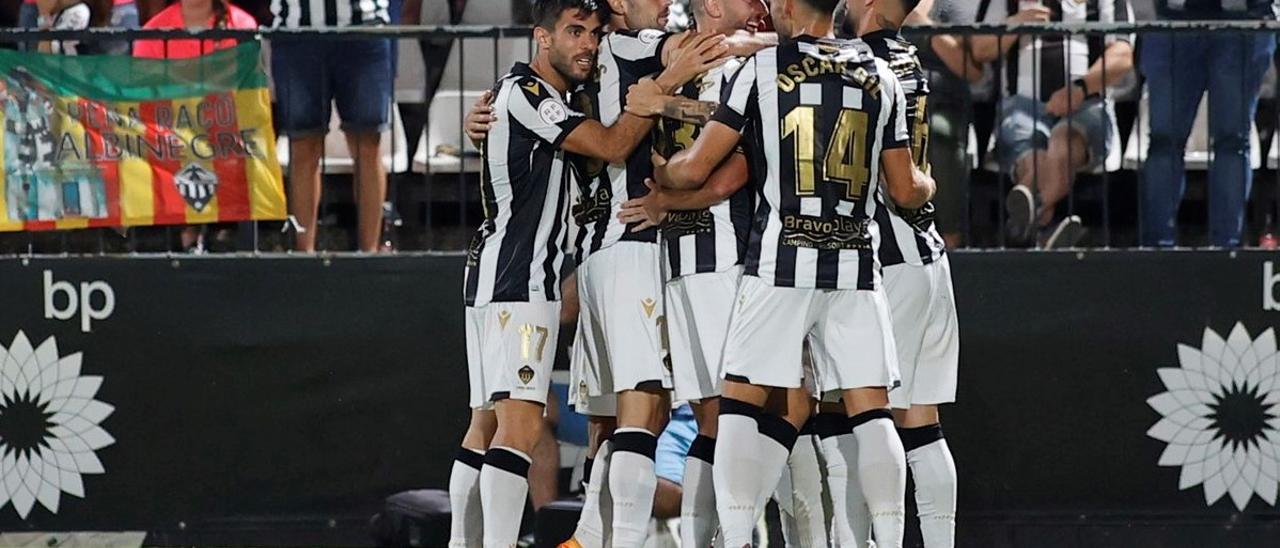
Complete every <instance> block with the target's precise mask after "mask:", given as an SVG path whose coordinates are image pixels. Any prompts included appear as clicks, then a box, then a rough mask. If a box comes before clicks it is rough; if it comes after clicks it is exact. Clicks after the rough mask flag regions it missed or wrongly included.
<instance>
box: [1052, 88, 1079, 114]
mask: <svg viewBox="0 0 1280 548" xmlns="http://www.w3.org/2000/svg"><path fill="white" fill-rule="evenodd" d="M1084 100H1085V96H1084V90H1082V89H1080V86H1077V85H1075V84H1067V85H1065V86H1063V87H1061V88H1059V89H1058V91H1055V92H1053V95H1050V96H1049V103H1048V104H1046V105H1045V107H1044V111H1045V112H1047V113H1049V114H1051V115H1053V116H1057V117H1058V118H1062V117H1064V116H1067V115H1068V114H1071V113H1073V112H1075V111H1077V110H1080V105H1081V104H1083V103H1084Z"/></svg>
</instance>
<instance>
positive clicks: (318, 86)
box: [271, 39, 391, 136]
mask: <svg viewBox="0 0 1280 548" xmlns="http://www.w3.org/2000/svg"><path fill="white" fill-rule="evenodd" d="M271 71H272V75H273V77H274V79H275V85H276V100H277V101H278V102H279V108H280V120H279V123H280V130H281V132H282V133H284V134H285V135H289V136H298V135H308V134H317V133H321V134H322V133H326V132H328V130H329V116H330V112H331V111H330V108H331V107H332V105H333V104H336V105H337V107H338V117H339V118H340V119H341V120H342V130H343V131H346V132H382V131H384V130H386V129H387V127H388V125H387V123H388V113H389V109H390V106H391V46H390V44H389V42H388V41H387V40H381V39H378V40H322V41H311V40H297V41H294V40H283V41H277V42H273V43H272V44H271Z"/></svg>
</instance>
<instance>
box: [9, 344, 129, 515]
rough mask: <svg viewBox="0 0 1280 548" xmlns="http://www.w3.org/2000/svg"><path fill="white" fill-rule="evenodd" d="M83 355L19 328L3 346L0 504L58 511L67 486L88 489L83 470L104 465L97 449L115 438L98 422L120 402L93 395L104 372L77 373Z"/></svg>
mask: <svg viewBox="0 0 1280 548" xmlns="http://www.w3.org/2000/svg"><path fill="white" fill-rule="evenodd" d="M80 360H81V355H80V353H79V352H76V353H75V354H71V355H68V356H65V357H60V356H59V355H58V342H57V341H56V340H55V339H54V338H53V337H49V338H48V339H45V341H44V342H42V343H40V346H39V347H36V348H35V349H32V347H31V342H30V341H28V340H27V335H26V334H25V333H23V332H21V331H19V332H18V334H17V335H15V336H14V338H13V344H11V345H9V348H8V349H7V350H6V349H5V348H4V347H3V346H0V508H3V507H4V506H5V505H6V504H7V503H9V502H12V503H13V508H14V510H16V511H17V512H18V516H19V517H21V518H23V519H26V517H27V515H28V514H29V513H30V512H31V508H32V507H33V506H34V505H35V503H36V501H40V504H41V505H43V506H44V507H45V508H47V509H48V510H49V511H50V512H53V513H55V514H56V513H57V512H58V499H59V497H60V496H61V494H62V493H64V492H65V493H68V494H71V495H75V496H77V497H81V498H83V497H84V483H83V482H82V481H81V478H80V475H81V474H102V473H104V472H106V470H105V469H104V468H103V467H102V461H100V460H98V456H97V455H96V454H94V451H96V450H98V449H101V448H103V447H106V446H108V445H111V444H113V443H115V441H116V440H115V439H114V438H112V437H111V434H108V433H107V432H106V430H103V429H102V428H101V427H100V426H98V425H99V424H100V423H101V422H102V421H103V420H104V419H106V418H107V417H108V416H109V415H111V413H112V411H115V408H114V407H112V406H110V405H108V404H106V403H103V402H101V401H98V400H96V399H94V396H95V395H96V394H97V393H98V388H100V387H101V386H102V377H96V376H80Z"/></svg>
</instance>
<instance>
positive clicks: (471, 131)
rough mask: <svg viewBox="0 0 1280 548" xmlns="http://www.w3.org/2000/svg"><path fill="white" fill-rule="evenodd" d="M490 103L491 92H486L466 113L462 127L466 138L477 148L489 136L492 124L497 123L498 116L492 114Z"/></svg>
mask: <svg viewBox="0 0 1280 548" xmlns="http://www.w3.org/2000/svg"><path fill="white" fill-rule="evenodd" d="M492 101H493V91H492V90H486V91H485V92H484V93H483V94H481V95H480V98H479V99H477V100H476V104H474V105H471V111H469V112H467V117H466V119H465V121H464V124H463V127H464V128H465V129H466V132H467V137H468V138H470V139H471V142H472V143H476V146H479V142H480V141H483V140H484V138H485V136H487V135H488V134H489V128H491V127H492V126H493V123H494V122H497V121H498V116H497V115H496V114H494V113H493V105H492V104H491V102H492Z"/></svg>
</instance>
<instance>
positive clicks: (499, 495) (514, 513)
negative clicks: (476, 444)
mask: <svg viewBox="0 0 1280 548" xmlns="http://www.w3.org/2000/svg"><path fill="white" fill-rule="evenodd" d="M530 462H532V459H530V458H529V455H526V454H524V453H522V452H520V451H517V450H515V449H512V448H510V447H490V448H489V452H488V453H485V455H484V468H482V469H481V470H480V505H481V507H482V508H484V524H485V527H484V546H485V548H511V547H513V546H515V545H516V541H517V540H519V539H520V520H521V519H522V518H524V503H525V499H526V498H527V497H528V495H529V463H530Z"/></svg>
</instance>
